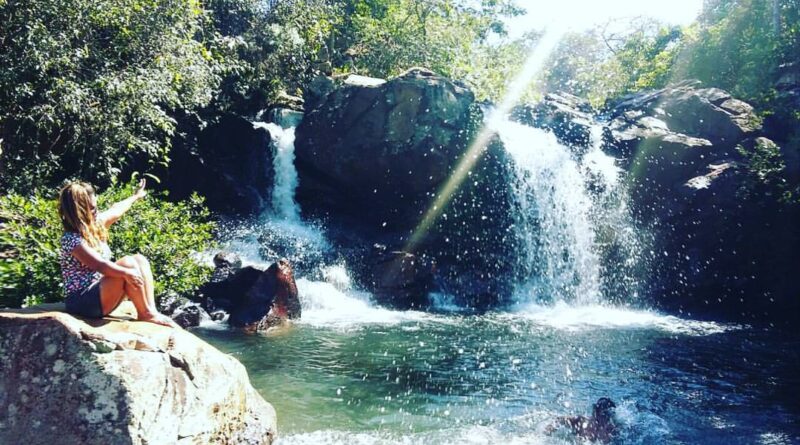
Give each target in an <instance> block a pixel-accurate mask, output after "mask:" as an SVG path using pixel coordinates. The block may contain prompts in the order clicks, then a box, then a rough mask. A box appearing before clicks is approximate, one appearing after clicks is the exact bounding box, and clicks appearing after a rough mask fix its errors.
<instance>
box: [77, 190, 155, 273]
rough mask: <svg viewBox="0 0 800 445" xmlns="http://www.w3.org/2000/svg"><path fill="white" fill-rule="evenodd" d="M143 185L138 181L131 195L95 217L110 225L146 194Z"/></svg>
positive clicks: (107, 225)
mask: <svg viewBox="0 0 800 445" xmlns="http://www.w3.org/2000/svg"><path fill="white" fill-rule="evenodd" d="M145 185H146V182H145V180H144V179H142V180H141V181H139V186H138V187H137V188H136V191H135V192H134V193H133V195H131V196H130V197H128V198H126V199H123V200H122V201H120V202H118V203H115V204H114V205H112V206H111V207H109V208H108V209H107V210H104V211H103V212H101V213H100V214H99V215H97V219H98V220H99V221H101V222H102V223H103V224H104V225H105V226H106V228H108V227H111V224H114V223H115V222H117V220H118V219H120V217H122V215H124V214H125V212H127V211H128V210H130V208H131V206H132V205H133V203H134V202H136V201H138V200H140V199H142V198H144V197H145V196H147V191H145V189H144V187H145ZM78 259H80V258H78ZM87 266H88V264H87Z"/></svg>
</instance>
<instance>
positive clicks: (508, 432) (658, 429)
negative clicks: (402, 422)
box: [277, 400, 671, 445]
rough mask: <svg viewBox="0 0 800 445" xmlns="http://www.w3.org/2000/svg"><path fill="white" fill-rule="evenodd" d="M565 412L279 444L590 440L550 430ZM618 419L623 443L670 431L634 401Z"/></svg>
mask: <svg viewBox="0 0 800 445" xmlns="http://www.w3.org/2000/svg"><path fill="white" fill-rule="evenodd" d="M564 415H566V413H564V412H554V411H549V410H542V409H537V410H532V411H530V412H528V413H527V414H525V415H522V416H518V417H514V418H510V419H505V420H503V421H499V422H496V423H493V424H490V425H465V426H463V427H455V428H443V429H437V430H433V431H420V432H416V431H411V430H410V431H409V432H408V433H405V434H399V433H397V432H394V433H390V432H386V431H380V430H378V431H370V432H353V431H341V430H333V429H325V430H318V431H314V432H306V433H296V434H287V435H284V436H282V437H281V438H280V440H279V441H278V442H277V444H278V445H306V444H308V445H311V444H314V445H317V444H320V445H322V444H342V443H347V444H358V445H384V444H386V445H389V444H409V445H411V444H421V443H435V444H475V445H483V444H487V443H496V444H508V445H539V444H541V445H566V444H570V445H574V444H576V443H588V442H584V441H581V440H579V439H577V438H576V437H575V436H573V435H572V434H571V433H569V432H568V431H566V430H560V429H556V430H555V431H552V432H550V433H547V429H548V427H549V426H550V425H553V422H554V420H555V419H557V418H558V417H560V416H564ZM614 420H615V423H616V425H617V427H618V430H617V431H618V438H619V440H620V442H621V443H626V444H634V445H649V444H653V443H661V442H663V441H664V439H665V438H666V437H668V436H669V435H670V434H671V431H670V429H669V428H668V427H667V423H666V421H665V420H664V419H662V418H661V417H659V416H657V415H656V414H654V413H652V412H650V411H647V410H642V409H639V408H637V407H636V404H635V403H634V402H633V401H630V400H626V401H622V402H621V403H620V405H619V406H618V407H617V409H616V410H615V416H614Z"/></svg>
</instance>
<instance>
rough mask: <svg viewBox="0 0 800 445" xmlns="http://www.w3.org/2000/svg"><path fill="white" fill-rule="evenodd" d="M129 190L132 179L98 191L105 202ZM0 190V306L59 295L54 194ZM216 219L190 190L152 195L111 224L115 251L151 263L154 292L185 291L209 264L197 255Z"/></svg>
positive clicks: (197, 282)
mask: <svg viewBox="0 0 800 445" xmlns="http://www.w3.org/2000/svg"><path fill="white" fill-rule="evenodd" d="M132 192H133V186H132V185H131V184H127V185H122V186H113V187H111V188H109V189H108V190H106V191H105V192H104V193H102V194H101V195H100V196H99V197H98V201H99V203H98V205H99V207H100V208H101V209H102V208H105V207H107V206H108V205H110V204H112V203H113V202H116V201H118V200H121V199H124V198H126V197H128V196H130V194H131V193H132ZM48 195H49V196H47V195H45V194H43V193H37V194H35V195H34V196H32V197H23V196H20V195H16V194H12V195H8V196H3V197H0V222H2V230H0V289H1V290H2V294H1V295H0V306H9V307H19V306H29V305H32V304H38V303H43V302H56V301H61V300H63V298H64V291H63V287H62V282H61V269H60V266H59V264H58V252H59V245H60V238H61V234H62V232H63V231H62V228H61V222H60V220H59V218H58V211H57V203H56V200H55V199H54V198H53V196H54V195H55V193H49V194H48ZM213 229H214V224H213V222H211V221H210V220H209V212H208V210H207V209H206V208H205V207H204V206H203V201H202V199H201V198H200V197H198V196H197V195H193V196H192V197H190V198H189V199H188V200H186V201H180V202H168V201H166V200H164V196H163V195H161V196H152V195H149V196H148V197H147V198H145V199H143V200H141V201H139V202H137V203H136V204H134V206H133V208H132V209H131V210H130V211H129V212H128V213H127V214H125V216H123V217H122V218H121V219H120V220H119V221H118V222H117V223H116V224H114V225H113V226H112V227H111V229H110V234H109V238H110V239H109V245H110V247H111V250H112V251H113V252H114V254H115V256H116V257H121V256H123V255H128V254H134V253H141V254H142V255H144V256H146V257H147V258H148V259H149V260H150V263H151V265H152V268H153V275H154V278H155V281H156V288H155V292H156V298H160V297H162V296H164V295H166V294H178V295H190V294H192V293H193V292H194V291H196V290H197V288H198V287H199V286H200V285H201V284H203V283H204V282H205V281H206V280H207V279H208V278H209V277H210V274H211V269H210V268H208V267H206V266H204V265H202V264H200V263H199V262H198V261H197V252H200V251H202V250H205V249H207V248H209V247H210V245H211V243H212V232H213Z"/></svg>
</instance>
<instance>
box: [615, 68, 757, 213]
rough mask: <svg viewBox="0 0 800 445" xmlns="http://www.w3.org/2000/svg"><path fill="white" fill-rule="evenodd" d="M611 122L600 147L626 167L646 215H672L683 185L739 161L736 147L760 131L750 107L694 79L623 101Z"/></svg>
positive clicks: (616, 107) (639, 208)
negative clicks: (708, 170) (727, 162)
mask: <svg viewBox="0 0 800 445" xmlns="http://www.w3.org/2000/svg"><path fill="white" fill-rule="evenodd" d="M609 119H610V120H609V122H608V124H607V125H606V127H605V132H604V139H605V140H604V148H605V150H606V151H608V152H611V153H613V154H615V155H616V156H617V157H619V158H620V159H621V160H622V163H623V164H624V165H625V166H626V167H627V169H628V171H629V179H630V181H631V184H632V193H633V197H634V200H635V201H636V202H637V204H638V208H637V209H638V210H639V211H640V212H641V213H642V215H643V216H645V217H653V216H658V214H662V213H667V214H669V213H671V212H674V211H675V208H676V206H677V201H678V200H679V199H680V194H681V188H682V186H683V184H685V183H686V181H688V180H689V179H691V178H693V177H696V176H699V175H702V174H704V173H705V170H706V168H707V166H708V165H709V164H711V163H715V162H719V161H721V160H725V159H738V158H740V155H739V151H738V149H737V147H738V145H739V144H740V143H741V142H742V141H743V140H744V139H746V138H751V137H755V136H757V135H758V134H759V132H760V130H761V122H760V119H759V118H758V116H757V115H756V114H755V112H754V110H753V107H751V106H750V105H749V104H747V103H745V102H742V101H740V100H738V99H735V98H733V97H731V95H730V94H728V93H727V92H725V91H723V90H720V89H718V88H701V85H700V83H699V82H698V81H685V82H681V83H679V84H675V85H672V86H669V87H666V88H663V89H660V90H655V91H644V92H640V93H636V94H632V95H629V96H626V97H623V98H622V99H621V100H619V101H618V102H617V103H616V104H615V105H613V106H612V107H610V111H609ZM677 207H679V206H677Z"/></svg>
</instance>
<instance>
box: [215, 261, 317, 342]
mask: <svg viewBox="0 0 800 445" xmlns="http://www.w3.org/2000/svg"><path fill="white" fill-rule="evenodd" d="M200 294H201V295H202V299H203V301H204V304H203V307H204V308H205V309H206V310H207V311H208V312H211V313H213V312H215V311H217V310H218V309H222V310H224V311H226V312H228V313H229V314H230V316H229V318H228V323H229V324H230V325H232V326H236V327H246V326H250V325H253V324H256V323H259V322H260V321H261V320H262V319H264V318H265V317H266V316H267V314H268V313H269V312H270V309H272V310H273V312H275V313H276V314H277V315H278V316H279V317H282V318H289V319H293V318H299V317H300V315H301V308H300V300H299V297H298V293H297V285H296V283H295V281H294V276H293V274H292V269H291V266H290V265H289V263H288V262H287V261H286V260H280V261H278V262H277V263H275V264H273V265H272V266H270V267H269V268H268V269H266V270H261V269H259V268H257V267H254V266H245V267H242V268H240V269H238V270H236V271H235V272H233V273H232V274H229V275H228V276H226V277H225V278H224V279H222V280H219V281H212V282H210V283H207V284H206V285H204V286H203V287H202V288H201V289H200Z"/></svg>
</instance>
